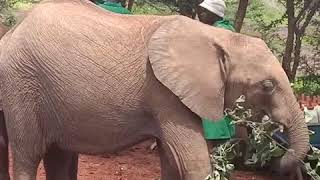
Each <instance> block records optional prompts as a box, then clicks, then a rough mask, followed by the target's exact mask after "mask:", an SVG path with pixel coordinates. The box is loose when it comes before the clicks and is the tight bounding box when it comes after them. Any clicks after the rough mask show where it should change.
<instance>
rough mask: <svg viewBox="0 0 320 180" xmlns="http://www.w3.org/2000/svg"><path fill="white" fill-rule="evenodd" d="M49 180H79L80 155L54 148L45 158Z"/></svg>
mask: <svg viewBox="0 0 320 180" xmlns="http://www.w3.org/2000/svg"><path fill="white" fill-rule="evenodd" d="M44 167H45V170H46V175H47V180H77V171H78V154H77V153H73V152H70V151H64V150H60V149H58V148H56V147H52V148H50V149H49V150H48V152H47V154H46V155H45V157H44Z"/></svg>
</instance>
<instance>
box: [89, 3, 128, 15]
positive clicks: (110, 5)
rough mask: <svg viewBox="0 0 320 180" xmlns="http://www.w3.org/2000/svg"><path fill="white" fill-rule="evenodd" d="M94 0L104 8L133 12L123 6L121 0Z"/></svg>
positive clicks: (124, 12)
mask: <svg viewBox="0 0 320 180" xmlns="http://www.w3.org/2000/svg"><path fill="white" fill-rule="evenodd" d="M92 2H93V3H95V4H96V5H98V6H100V7H102V8H103V9H105V10H108V11H111V12H114V13H119V14H131V12H130V11H129V10H128V9H127V8H125V7H123V6H122V4H121V2H120V0H92Z"/></svg>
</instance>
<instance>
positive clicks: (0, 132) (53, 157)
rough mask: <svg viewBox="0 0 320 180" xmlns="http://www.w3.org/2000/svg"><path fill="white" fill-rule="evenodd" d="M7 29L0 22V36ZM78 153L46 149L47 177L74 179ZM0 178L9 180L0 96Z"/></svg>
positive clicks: (6, 145)
mask: <svg viewBox="0 0 320 180" xmlns="http://www.w3.org/2000/svg"><path fill="white" fill-rule="evenodd" d="M8 31H9V27H7V26H5V25H3V24H0V38H2V37H3V36H4V35H5V33H7V32H8ZM77 166H78V154H76V153H71V152H67V151H61V150H60V149H58V148H56V147H52V148H50V149H49V150H48V152H47V154H46V155H45V157H44V167H45V170H46V173H47V179H48V180H51V179H62V178H60V177H63V179H66V180H76V179H77V170H78V167H77ZM0 180H10V176H9V143H8V135H7V130H6V124H5V117H4V112H3V104H2V99H1V98H0Z"/></svg>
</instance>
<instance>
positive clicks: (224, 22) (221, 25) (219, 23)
mask: <svg viewBox="0 0 320 180" xmlns="http://www.w3.org/2000/svg"><path fill="white" fill-rule="evenodd" d="M213 26H215V27H218V28H224V29H228V30H230V31H233V32H235V31H236V30H235V29H234V27H233V25H232V24H231V22H230V21H228V20H225V19H223V20H220V21H217V22H215V23H214V24H213Z"/></svg>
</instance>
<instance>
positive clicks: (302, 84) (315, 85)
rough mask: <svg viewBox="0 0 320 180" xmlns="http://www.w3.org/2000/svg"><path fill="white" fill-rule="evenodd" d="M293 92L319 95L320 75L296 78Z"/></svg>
mask: <svg viewBox="0 0 320 180" xmlns="http://www.w3.org/2000/svg"><path fill="white" fill-rule="evenodd" d="M293 90H294V91H295V93H296V94H305V95H310V96H315V95H320V75H308V76H302V77H298V78H296V80H295V82H294V85H293Z"/></svg>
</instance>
